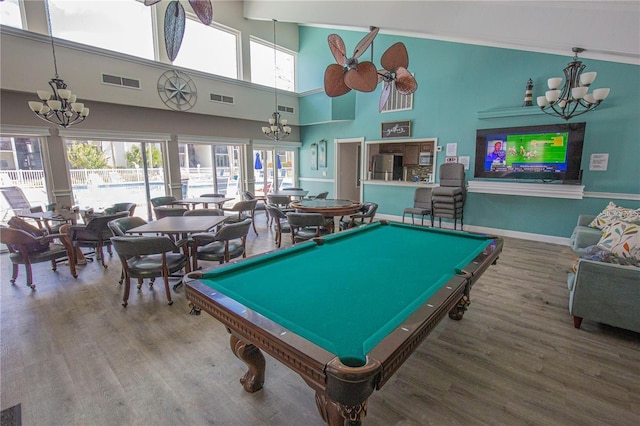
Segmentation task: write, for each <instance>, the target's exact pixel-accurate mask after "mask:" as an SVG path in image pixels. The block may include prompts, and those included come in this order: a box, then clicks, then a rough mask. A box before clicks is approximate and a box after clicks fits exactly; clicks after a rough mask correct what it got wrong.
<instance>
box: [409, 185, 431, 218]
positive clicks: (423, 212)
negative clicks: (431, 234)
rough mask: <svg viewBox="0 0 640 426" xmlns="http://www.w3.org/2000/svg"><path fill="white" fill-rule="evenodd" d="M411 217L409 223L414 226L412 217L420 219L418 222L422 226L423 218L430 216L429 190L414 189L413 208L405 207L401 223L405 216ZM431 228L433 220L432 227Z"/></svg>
mask: <svg viewBox="0 0 640 426" xmlns="http://www.w3.org/2000/svg"><path fill="white" fill-rule="evenodd" d="M408 214H410V215H411V223H412V224H414V225H415V219H414V215H419V216H420V217H421V218H422V221H421V222H420V224H421V225H424V217H425V216H429V215H430V214H431V188H416V191H415V192H414V193H413V207H407V208H406V209H404V212H403V213H402V223H404V217H405V215H408ZM431 226H433V218H432V225H431Z"/></svg>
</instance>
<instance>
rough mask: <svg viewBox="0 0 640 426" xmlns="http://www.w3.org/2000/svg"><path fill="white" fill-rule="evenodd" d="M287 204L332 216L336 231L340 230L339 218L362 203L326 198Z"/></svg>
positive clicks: (350, 212) (357, 209)
mask: <svg viewBox="0 0 640 426" xmlns="http://www.w3.org/2000/svg"><path fill="white" fill-rule="evenodd" d="M289 206H290V207H291V208H292V209H296V211H299V212H302V213H320V214H321V215H322V216H324V217H328V218H329V217H330V218H333V221H334V223H333V229H334V230H335V231H336V232H337V231H339V230H340V223H339V222H340V220H339V218H340V217H342V216H348V215H351V214H355V213H357V212H358V211H359V210H360V209H361V208H362V203H360V202H359V201H351V200H338V199H331V198H328V199H320V200H298V201H292V202H291V204H289Z"/></svg>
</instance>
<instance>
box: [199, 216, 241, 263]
mask: <svg viewBox="0 0 640 426" xmlns="http://www.w3.org/2000/svg"><path fill="white" fill-rule="evenodd" d="M251 222H252V221H251V219H245V220H243V221H241V222H237V223H231V224H228V225H224V226H223V227H222V228H220V230H219V231H217V232H216V233H215V234H213V235H207V234H202V233H198V234H193V235H192V239H193V242H194V244H193V248H192V258H193V270H196V269H197V268H198V262H197V261H198V260H205V261H210V262H220V263H226V262H229V261H230V260H231V259H234V258H236V257H240V256H242V257H247V252H246V247H247V234H248V233H249V228H250V227H251Z"/></svg>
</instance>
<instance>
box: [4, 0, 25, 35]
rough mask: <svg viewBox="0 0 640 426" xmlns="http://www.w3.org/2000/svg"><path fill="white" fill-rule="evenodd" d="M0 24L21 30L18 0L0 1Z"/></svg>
mask: <svg viewBox="0 0 640 426" xmlns="http://www.w3.org/2000/svg"><path fill="white" fill-rule="evenodd" d="M0 24H2V25H7V26H10V27H15V28H20V29H22V13H21V11H20V3H19V1H18V0H4V1H0Z"/></svg>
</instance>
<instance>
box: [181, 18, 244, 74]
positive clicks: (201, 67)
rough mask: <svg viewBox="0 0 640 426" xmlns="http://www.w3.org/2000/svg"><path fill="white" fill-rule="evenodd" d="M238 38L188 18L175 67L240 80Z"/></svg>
mask: <svg viewBox="0 0 640 426" xmlns="http://www.w3.org/2000/svg"><path fill="white" fill-rule="evenodd" d="M237 58H238V35H237V34H234V33H232V32H231V31H227V30H222V29H220V28H217V27H214V26H206V25H204V24H202V23H201V22H200V21H199V20H197V19H191V18H187V20H186V25H185V30H184V36H183V38H182V44H181V45H180V52H178V56H177V57H176V59H175V60H174V61H173V64H174V65H178V66H180V67H185V68H191V69H194V70H198V71H203V72H206V73H209V74H216V75H221V76H223V77H229V78H235V79H237V78H238V59H237Z"/></svg>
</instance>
